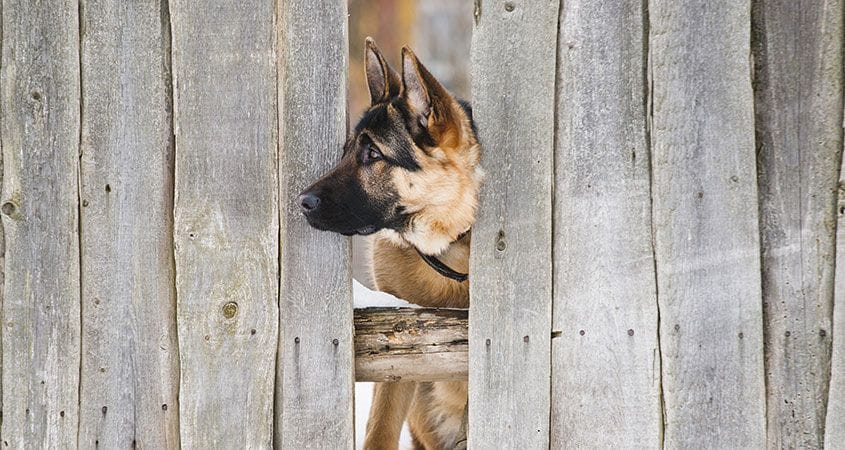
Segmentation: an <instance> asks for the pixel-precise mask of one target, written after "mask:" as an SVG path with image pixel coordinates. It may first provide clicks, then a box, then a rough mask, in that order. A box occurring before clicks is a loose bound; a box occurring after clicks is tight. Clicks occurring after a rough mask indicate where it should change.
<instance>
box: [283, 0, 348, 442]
mask: <svg viewBox="0 0 845 450" xmlns="http://www.w3.org/2000/svg"><path fill="white" fill-rule="evenodd" d="M278 14H279V16H278V19H277V22H278V24H279V33H278V42H279V45H278V48H279V52H280V54H279V57H280V62H279V100H280V105H279V106H280V108H279V133H280V137H281V140H280V144H281V145H280V169H279V170H280V172H279V173H280V175H279V179H280V180H281V183H280V187H281V194H280V197H279V199H280V208H281V212H282V216H281V217H282V233H281V239H282V256H281V258H282V260H281V267H282V272H281V296H280V299H279V306H280V317H281V322H280V323H281V334H280V340H279V363H278V373H277V381H276V428H275V446H276V448H295V449H299V448H351V447H352V446H353V444H354V439H353V435H354V430H353V426H354V422H353V420H352V415H353V401H352V396H353V393H354V391H353V383H354V370H353V364H354V362H353V354H352V345H353V344H352V283H351V281H352V280H351V269H350V263H349V259H350V251H349V250H350V244H349V239H347V238H344V237H341V236H340V235H337V234H333V233H328V232H320V231H317V230H315V229H313V228H311V227H310V226H308V224H307V223H306V221H305V219H304V217H303V216H302V213H301V211H300V208H299V205H298V202H297V201H296V198H297V196H298V195H299V193H300V192H301V191H302V189H304V188H305V187H307V186H308V185H310V184H311V183H313V182H314V180H316V179H317V178H318V177H319V176H321V175H323V174H324V173H325V172H326V171H328V169H329V168H331V167H332V166H333V165H334V164H335V163H336V161H337V160H338V159H339V158H340V154H341V149H342V146H343V142H344V140H345V139H346V70H347V55H348V40H347V30H346V27H347V16H346V1H345V0H331V1H328V2H319V3H316V2H312V1H308V0H290V1H284V2H279V10H278Z"/></svg>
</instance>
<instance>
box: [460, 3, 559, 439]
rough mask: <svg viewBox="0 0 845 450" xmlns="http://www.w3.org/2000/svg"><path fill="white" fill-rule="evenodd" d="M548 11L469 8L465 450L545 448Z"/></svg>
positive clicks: (516, 6) (542, 6) (552, 7)
mask: <svg viewBox="0 0 845 450" xmlns="http://www.w3.org/2000/svg"><path fill="white" fill-rule="evenodd" d="M558 6H559V2H556V1H555V2H552V1H543V2H531V3H529V2H521V1H508V2H504V1H477V2H476V15H475V31H474V33H473V43H472V63H473V76H472V79H473V82H472V98H473V115H474V118H475V121H476V123H477V125H478V133H479V141H480V143H481V147H482V149H483V151H482V153H483V155H482V166H483V167H484V170H485V171H486V172H487V175H486V178H485V181H484V186H483V187H482V190H481V194H480V208H479V214H478V220H477V223H476V225H475V226H474V227H473V232H472V233H473V234H472V251H471V259H470V273H471V276H472V280H471V285H470V305H471V306H470V373H469V391H470V393H469V436H468V437H469V441H468V444H469V445H468V446H469V447H470V448H545V447H548V445H549V391H550V381H549V376H550V370H551V367H550V366H551V363H550V346H551V343H550V339H551V338H550V334H551V333H550V331H551V303H552V264H551V261H552V253H551V250H552V245H551V239H552V229H551V226H552V187H551V186H552V167H553V162H554V161H553V140H554V106H555V105H554V95H552V94H551V93H552V92H554V84H555V46H554V44H553V43H554V42H555V41H556V37H557V19H558Z"/></svg>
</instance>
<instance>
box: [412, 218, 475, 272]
mask: <svg viewBox="0 0 845 450" xmlns="http://www.w3.org/2000/svg"><path fill="white" fill-rule="evenodd" d="M467 233H469V230H467V231H464V232H463V233H461V235H460V236H458V238H457V239H455V240H454V241H452V243H455V242H458V241H460V240H461V239H463V237H464V236H466V235H467ZM450 245H451V244H450ZM414 250H416V251H417V253H418V254H419V255H420V258H422V260H423V261H425V263H426V264H428V266H429V267H431V268H432V269H434V270H435V271H436V272H437V273H439V274H440V275H443V276H444V277H446V278H451V279H453V280H455V281H457V282H459V283H461V282H464V281H466V280H467V278H468V277H469V274H466V273H460V272H458V271H456V270H454V269H452V268H451V267H449V266H447V265H446V264H444V263H443V261H441V260H439V259H437V258H436V257H434V256H431V255H426V254H425V253H423V252H421V251H420V249H418V248H417V247H416V246H415V247H414Z"/></svg>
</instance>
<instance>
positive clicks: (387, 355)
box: [354, 308, 469, 381]
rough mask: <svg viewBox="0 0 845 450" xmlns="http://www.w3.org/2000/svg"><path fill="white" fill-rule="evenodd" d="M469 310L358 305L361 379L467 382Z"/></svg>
mask: <svg viewBox="0 0 845 450" xmlns="http://www.w3.org/2000/svg"><path fill="white" fill-rule="evenodd" d="M467 313H468V311H467V310H464V309H435V308H419V309H417V308H363V309H356V310H355V317H354V323H355V379H356V380H357V381H441V380H443V381H466V378H467V371H468V368H469V361H468V353H469V352H468V350H469V331H468V328H467V325H468V317H467V315H468V314H467Z"/></svg>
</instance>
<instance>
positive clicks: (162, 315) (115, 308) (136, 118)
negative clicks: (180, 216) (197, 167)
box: [79, 0, 190, 448]
mask: <svg viewBox="0 0 845 450" xmlns="http://www.w3.org/2000/svg"><path fill="white" fill-rule="evenodd" d="M162 8H164V10H162ZM80 11H81V12H82V17H81V26H82V29H84V30H85V34H84V35H83V36H82V42H81V51H82V53H81V58H82V60H81V63H82V80H83V85H82V87H83V91H82V111H83V115H82V140H81V152H82V154H81V165H80V180H81V189H80V193H81V201H82V208H81V209H80V221H81V227H80V244H81V253H82V259H81V263H82V266H81V270H82V357H81V358H82V370H81V372H80V376H81V383H80V400H79V401H80V424H79V426H80V430H79V445H80V446H83V447H86V448H94V447H95V446H97V445H100V446H104V447H106V448H131V447H133V446H136V445H137V446H139V447H142V448H178V446H179V422H178V418H179V408H178V403H177V394H178V389H179V366H178V365H179V359H178V356H179V355H178V348H177V341H176V298H175V297H176V293H175V291H174V286H175V280H174V277H175V275H174V267H173V220H172V217H173V200H172V197H173V144H172V139H171V137H172V127H171V96H170V73H169V70H170V52H169V49H170V23H169V20H168V19H167V10H166V3H165V4H162V2H160V1H150V2H124V1H120V0H83V1H82V3H81V9H80ZM188 357H190V355H189V356H188Z"/></svg>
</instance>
